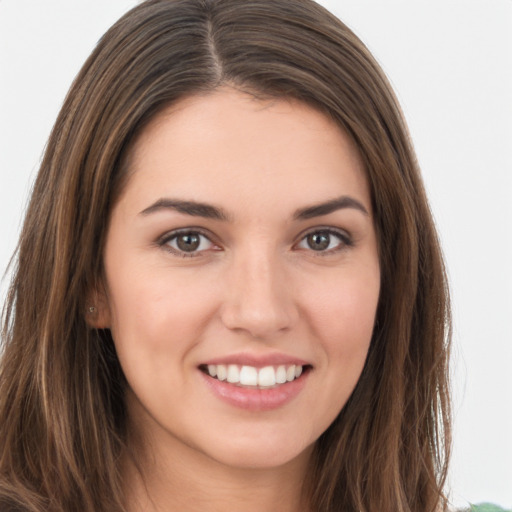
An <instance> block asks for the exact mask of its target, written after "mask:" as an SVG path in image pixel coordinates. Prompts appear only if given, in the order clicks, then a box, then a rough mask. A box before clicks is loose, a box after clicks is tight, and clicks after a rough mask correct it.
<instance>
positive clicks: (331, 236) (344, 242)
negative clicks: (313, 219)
mask: <svg viewBox="0 0 512 512" xmlns="http://www.w3.org/2000/svg"><path fill="white" fill-rule="evenodd" d="M350 245H352V241H351V239H350V237H349V236H348V235H347V234H346V233H344V232H339V231H337V230H336V231H334V230H332V229H319V230H317V231H311V232H310V233H308V234H307V235H306V236H304V238H303V239H302V240H301V241H300V242H299V244H298V246H297V247H298V248H299V249H308V250H310V251H315V252H326V253H330V252H336V251H337V250H340V249H343V248H344V247H347V246H350Z"/></svg>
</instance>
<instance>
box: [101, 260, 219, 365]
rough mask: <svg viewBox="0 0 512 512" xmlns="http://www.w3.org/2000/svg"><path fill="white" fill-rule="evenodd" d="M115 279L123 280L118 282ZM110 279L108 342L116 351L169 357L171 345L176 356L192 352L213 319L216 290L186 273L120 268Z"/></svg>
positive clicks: (206, 282) (157, 269)
mask: <svg viewBox="0 0 512 512" xmlns="http://www.w3.org/2000/svg"><path fill="white" fill-rule="evenodd" d="M132 268H133V267H132ZM115 274H119V275H121V276H124V278H123V279H116V275H115ZM111 275H112V277H113V278H112V279H111V282H110V283H111V286H110V289H109V303H110V308H111V316H112V336H113V338H114V341H115V342H116V346H117V347H118V351H122V350H124V349H127V350H128V349H129V350H133V351H136V352H139V353H143V352H144V353H146V354H147V352H148V351H149V352H154V353H155V354H156V355H159V354H164V353H168V349H169V345H172V346H173V354H175V355H176V354H179V352H180V350H185V349H188V348H190V345H191V344H193V343H194V340H195V339H196V338H197V335H198V333H199V332H200V330H201V326H202V325H204V323H205V322H207V321H208V319H209V318H210V317H211V315H212V314H213V311H214V300H213V297H211V295H212V290H214V289H215V288H214V287H213V286H212V285H211V284H210V283H209V282H208V280H204V279H203V280H202V279H196V278H194V279H193V280H191V279H190V275H189V274H187V273H186V272H182V273H180V272H170V271H167V272H166V271H165V270H163V269H161V268H152V267H151V266H149V265H146V270H145V271H144V272H139V273H133V272H131V273H130V272H124V271H123V269H122V268H119V267H118V268H117V269H115V270H114V272H113V273H111ZM126 276H129V277H128V278H126ZM171 277H172V278H171ZM135 357H137V355H136V354H135Z"/></svg>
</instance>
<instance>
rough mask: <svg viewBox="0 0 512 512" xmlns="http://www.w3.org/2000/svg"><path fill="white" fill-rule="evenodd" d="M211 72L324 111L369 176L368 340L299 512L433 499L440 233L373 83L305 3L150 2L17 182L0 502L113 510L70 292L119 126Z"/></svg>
mask: <svg viewBox="0 0 512 512" xmlns="http://www.w3.org/2000/svg"><path fill="white" fill-rule="evenodd" d="M223 84H224V85H225V84H229V85H232V86H233V87H237V88H239V89H241V90H244V91H246V92H250V93H251V94H254V95H257V96H263V97H267V98H268V97H274V98H280V97H287V98H289V97H291V98H295V99H298V100H300V101H303V102H306V103H308V104H309V105H312V106H313V107H315V108H317V109H319V110H320V111H322V112H323V113H325V114H326V115H328V116H330V117H331V118H332V119H334V120H335V121H336V122H337V123H338V125H339V126H340V127H341V128H342V129H343V130H344V131H345V132H346V133H347V134H348V135H349V136H350V137H351V138H352V139H353V140H354V142H355V143H356V145H357V147H358V149H359V151H360V154H361V156H362V158H363V161H364V163H365V167H366V172H367V176H368V180H369V183H370V189H371V194H372V202H373V210H374V212H375V224H376V225H375V227H376V231H377V236H378V241H379V257H380V265H381V274H382V283H381V295H380V299H379V306H378V311H377V317H376V322H375V329H374V335H373V339H372V343H371V347H370V350H369V354H368V358H367V361H366V365H365V368H364V370H363V373H362V376H361V378H360V381H359V382H358V384H357V387H356V389H355V391H354V392H353V394H352V396H351V398H350V399H349V401H348V403H347V404H346V405H345V407H344V408H343V410H342V411H341V412H340V414H339V416H338V418H337V419H336V420H335V421H334V423H333V424H332V425H331V426H330V427H329V429H328V430H327V431H326V432H325V433H324V434H323V435H322V436H321V438H320V439H319V440H318V442H317V448H316V451H315V455H314V460H313V461H312V464H311V472H310V475H309V477H308V479H307V484H306V485H307V488H306V491H307V494H306V495H307V496H308V499H309V501H310V503H308V504H307V506H306V505H305V508H308V507H309V508H310V509H311V510H312V511H315V512H335V511H336V512H339V511H356V510H359V511H364V512H376V511H379V512H381V511H402V512H405V511H413V512H432V511H433V510H434V509H436V508H437V509H443V508H444V507H445V506H446V500H445V498H444V496H443V492H442V489H443V484H444V480H445V476H446V464H447V460H448V454H449V447H450V436H449V433H450V429H449V396H448V378H447V377H448V376H447V360H448V342H449V326H450V323H449V320H450V318H449V304H448V292H447V284H446V277H445V272H444V267H443V262H442V257H441V252H440V248H439V243H438V239H437V236H436V232H435V228H434V225H433V221H432V217H431V213H430V211H429V206H428V203H427V199H426V196H425V192H424V188H423V184H422V181H421V177H420V174H419V169H418V166H417V163H416V160H415V156H414V152H413V149H412V147H411V144H410V141H409V137H408V132H407V128H406V126H405V123H404V120H403V118H402V115H401V112H400V109H399V106H398V104H397V102H396V100H395V97H394V95H393V93H392V91H391V88H390V86H389V84H388V82H387V80H386V78H385V77H384V75H383V73H382V71H381V70H380V68H379V66H378V65H377V64H376V62H375V60H374V59H373V58H372V56H371V55H370V53H369V52H368V50H367V49H366V47H365V46H364V45H363V44H362V43H361V41H360V40H359V39H358V38H357V37H356V36H355V35H354V34H353V33H352V32H351V31H350V30H349V29H348V28H347V27H346V26H345V25H344V24H343V23H342V22H340V21H339V20H338V19H337V18H335V17H334V16H333V15H331V14H330V13H329V12H327V11H326V10H325V9H323V8H322V7H320V6H318V5H317V4H315V3H314V2H313V1H311V0H244V1H241V0H148V1H146V2H143V3H142V4H141V5H139V6H137V7H136V8H134V9H133V10H132V11H130V12H129V13H127V14H126V15H125V16H124V17H123V18H121V19H120V20H119V21H118V22H117V23H116V24H115V25H114V26H113V27H112V28H111V29H110V30H109V31H108V32H107V33H106V35H105V36H104V37H103V38H102V39H101V40H100V42H99V43H98V45H97V47H96V49H95V50H94V52H93V53H92V55H91V56H90V57H89V59H88V60H87V62H86V63H85V65H84V66H83V68H82V70H81V71H80V73H79V74H78V76H77V78H76V80H75V81H74V83H73V85H72V87H71V90H70V92H69V94H68V96H67V98H66V100H65V103H64V105H63V107H62V110H61V112H60V114H59V116H58V119H57V121H56V124H55V127H54V129H53V131H52V134H51V137H50V139H49V142H48V146H47V149H46V153H45V156H44V159H43V161H42V165H41V169H40V171H39V174H38V177H37V180H36V182H35V185H34V189H33V193H32V198H31V201H30V204H29V207H28V211H27V214H26V219H25V223H24V226H23V230H22V233H21V237H20V242H19V247H18V252H17V259H16V260H15V261H16V264H15V268H14V277H13V280H12V285H11V288H10V292H9V296H8V301H7V303H6V306H5V309H4V324H3V355H2V359H1V366H0V372H1V373H0V446H1V447H2V449H1V453H0V504H3V506H4V507H5V508H6V510H23V511H34V512H41V511H43V510H44V511H55V512H72V511H77V512H78V511H80V512H93V511H94V512H101V511H109V512H112V511H121V510H123V482H122V480H121V476H120V469H119V459H120V457H121V455H122V454H123V453H125V451H126V450H127V449H128V448H129V447H127V446H126V443H125V409H124V402H123V390H124V387H125V381H124V377H123V373H122V370H121V368H120V366H119V363H118V360H117V358H116V355H115V350H114V347H113V343H112V339H111V337H110V333H109V331H108V330H105V331H101V330H100V331H96V330H93V329H90V328H89V327H88V326H87V323H86V320H85V316H86V310H87V306H88V302H87V299H88V297H90V294H91V290H94V289H95V287H96V286H97V284H98V282H100V281H101V279H102V250H103V245H104V239H105V232H106V226H107V224H108V219H109V213H110V211H111V209H112V205H113V204H114V203H115V201H116V197H117V196H118V195H119V193H120V191H121V189H122V186H123V184H124V183H125V182H126V179H127V176H126V173H125V172H124V167H123V165H122V161H123V156H124V155H126V152H127V149H128V148H129V147H130V144H131V142H133V140H134V137H135V136H136V135H137V133H139V132H140V131H141V130H142V129H143V127H144V126H145V125H146V124H147V123H148V121H149V120H150V119H151V118H152V117H153V116H154V115H155V114H156V113H157V112H159V111H161V110H162V109H163V108H164V107H166V106H168V105H169V104H171V103H173V102H176V101H177V100H179V99H181V98H183V97H185V96H190V95H193V94H200V93H203V92H208V91H212V90H214V89H215V88H217V87H219V86H220V85H223ZM2 510H4V509H3V508H2Z"/></svg>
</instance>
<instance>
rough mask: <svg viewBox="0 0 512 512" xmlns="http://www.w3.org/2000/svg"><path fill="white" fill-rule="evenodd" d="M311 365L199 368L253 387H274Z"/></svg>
mask: <svg viewBox="0 0 512 512" xmlns="http://www.w3.org/2000/svg"><path fill="white" fill-rule="evenodd" d="M310 368H311V367H310V365H304V366H302V365H295V364H290V365H278V366H264V367H263V368H256V367H255V366H242V365H236V364H227V365H226V364H209V365H200V366H199V369H200V370H201V371H202V372H203V373H205V374H206V375H208V376H210V377H211V378H213V379H216V380H219V381H223V382H227V383H229V384H233V385H234V386H239V387H247V388H252V389H272V388H276V387H278V386H282V385H284V384H287V383H289V382H293V381H294V380H297V379H298V378H300V376H301V375H303V374H304V373H305V372H307V371H309V370H310Z"/></svg>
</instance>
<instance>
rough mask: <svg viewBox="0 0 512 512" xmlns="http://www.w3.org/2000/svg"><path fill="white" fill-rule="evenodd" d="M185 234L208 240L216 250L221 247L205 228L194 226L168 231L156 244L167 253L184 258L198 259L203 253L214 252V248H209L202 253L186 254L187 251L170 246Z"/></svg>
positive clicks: (201, 251) (192, 252)
mask: <svg viewBox="0 0 512 512" xmlns="http://www.w3.org/2000/svg"><path fill="white" fill-rule="evenodd" d="M185 234H197V235H200V236H202V237H204V238H206V239H207V240H208V241H209V242H210V243H211V244H212V246H213V247H214V248H217V250H218V249H219V246H218V244H217V243H216V242H215V240H214V237H213V235H212V234H211V233H209V232H208V231H206V230H205V229H203V228H199V227H194V226H191V227H186V228H178V229H173V230H171V231H167V232H166V233H165V234H164V235H162V236H160V237H158V239H157V240H156V244H157V245H158V246H159V247H161V248H162V249H164V250H166V251H167V252H170V253H171V254H174V255H176V256H180V257H184V258H192V257H198V256H200V255H202V253H204V252H207V251H209V250H212V248H208V249H203V250H200V251H191V252H186V251H180V250H179V249H176V248H174V247H171V246H170V245H169V242H170V241H171V240H173V239H175V238H176V237H178V236H179V235H185ZM214 250H215V249H214Z"/></svg>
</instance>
